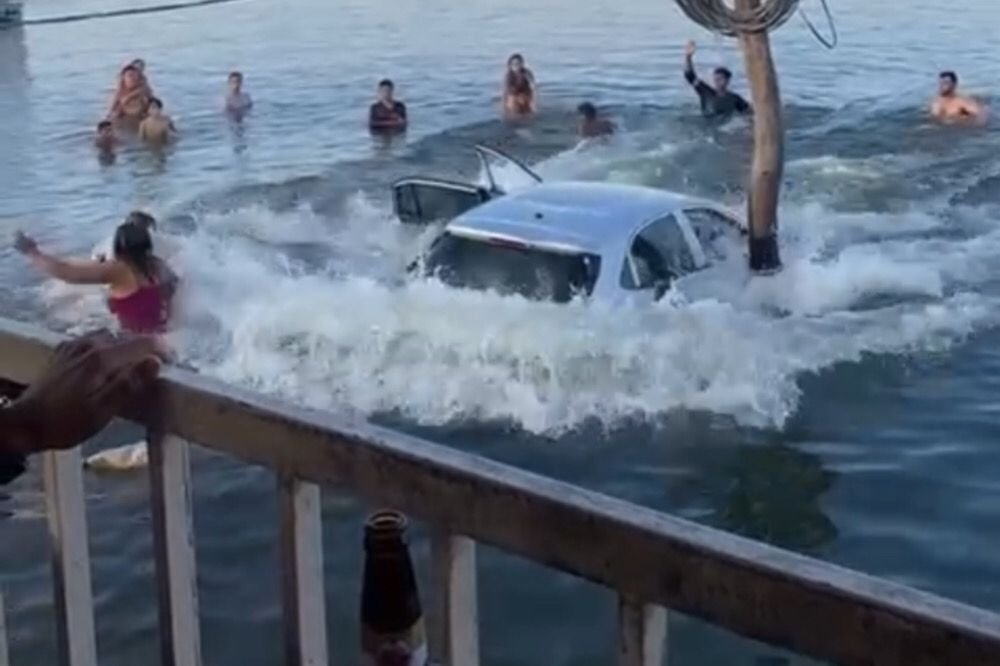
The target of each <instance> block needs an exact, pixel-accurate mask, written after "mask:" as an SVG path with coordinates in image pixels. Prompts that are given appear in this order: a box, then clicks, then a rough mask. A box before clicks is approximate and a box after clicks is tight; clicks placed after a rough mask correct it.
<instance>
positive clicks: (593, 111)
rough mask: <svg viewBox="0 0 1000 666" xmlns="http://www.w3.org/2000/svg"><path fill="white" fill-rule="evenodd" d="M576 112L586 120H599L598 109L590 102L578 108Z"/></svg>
mask: <svg viewBox="0 0 1000 666" xmlns="http://www.w3.org/2000/svg"><path fill="white" fill-rule="evenodd" d="M576 112H577V113H579V114H580V115H581V116H583V119H584V120H596V119H597V107H596V106H594V105H593V104H591V103H590V102H584V103H583V104H581V105H580V106H578V107H576Z"/></svg>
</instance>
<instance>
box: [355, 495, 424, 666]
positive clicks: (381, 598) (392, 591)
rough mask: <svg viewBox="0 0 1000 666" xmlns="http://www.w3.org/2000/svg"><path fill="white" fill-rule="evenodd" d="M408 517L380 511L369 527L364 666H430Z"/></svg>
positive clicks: (364, 584) (364, 590)
mask: <svg viewBox="0 0 1000 666" xmlns="http://www.w3.org/2000/svg"><path fill="white" fill-rule="evenodd" d="M406 528H407V520H406V517H405V516H404V515H403V514H401V513H399V512H396V511H379V512H377V513H375V514H373V515H372V516H370V517H369V518H368V522H367V523H366V524H365V539H364V543H365V568H364V578H363V580H362V586H361V652H362V655H363V656H362V664H363V666H427V663H428V662H427V639H426V633H425V630H424V618H423V611H422V609H421V607H420V597H419V596H418V595H417V580H416V576H414V573H413V562H412V561H411V560H410V550H409V547H408V546H407V543H406Z"/></svg>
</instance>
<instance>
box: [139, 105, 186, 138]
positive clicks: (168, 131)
mask: <svg viewBox="0 0 1000 666" xmlns="http://www.w3.org/2000/svg"><path fill="white" fill-rule="evenodd" d="M176 132H177V128H176V127H174V121H173V120H171V119H170V116H168V115H167V114H165V113H163V102H161V101H160V100H159V99H158V98H156V97H153V98H151V99H150V100H149V109H148V111H147V112H146V117H145V118H143V119H142V123H140V125H139V138H140V139H142V140H143V141H145V142H146V143H149V144H152V145H155V146H162V145H164V144H166V143H167V142H168V141H170V140H171V139H172V138H173V137H174V135H175V134H176Z"/></svg>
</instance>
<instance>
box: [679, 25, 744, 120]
mask: <svg viewBox="0 0 1000 666" xmlns="http://www.w3.org/2000/svg"><path fill="white" fill-rule="evenodd" d="M697 48H698V47H697V46H696V45H695V43H694V42H688V43H687V46H685V47H684V78H685V79H686V80H687V82H688V83H689V84H691V86H692V87H693V88H694V90H695V92H696V93H698V100H699V102H701V114H702V115H703V116H705V118H708V119H710V120H728V119H729V118H731V117H732V116H733V114H735V113H743V114H746V113H752V112H753V110H752V109H751V108H750V104H748V103H747V101H746V100H745V99H743V98H742V97H740V96H739V95H737V94H736V93H734V92H733V91H731V90H730V89H729V83H730V82H731V81H732V79H733V73H732V72H731V71H729V70H728V69H726V68H725V67H716V68H715V71H714V72H713V73H712V83H713V85H711V86H710V85H708V84H707V83H705V82H704V81H702V80H701V79H700V78H698V75H697V74H696V73H695V71H694V54H695V51H696V50H697Z"/></svg>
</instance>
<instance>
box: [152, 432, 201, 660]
mask: <svg viewBox="0 0 1000 666" xmlns="http://www.w3.org/2000/svg"><path fill="white" fill-rule="evenodd" d="M147 446H148V447H149V473H150V490H151V494H152V497H151V499H152V505H153V506H152V508H153V549H154V554H155V557H156V583H157V588H158V592H159V614H160V654H161V663H162V665H163V666H201V630H200V626H199V618H198V585H197V576H196V574H195V552H194V530H193V524H192V515H191V466H190V462H189V455H190V453H189V447H188V443H187V442H185V441H184V440H182V439H180V438H178V437H174V436H172V435H164V434H160V433H157V432H155V431H153V430H150V431H149V432H148V434H147Z"/></svg>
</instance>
